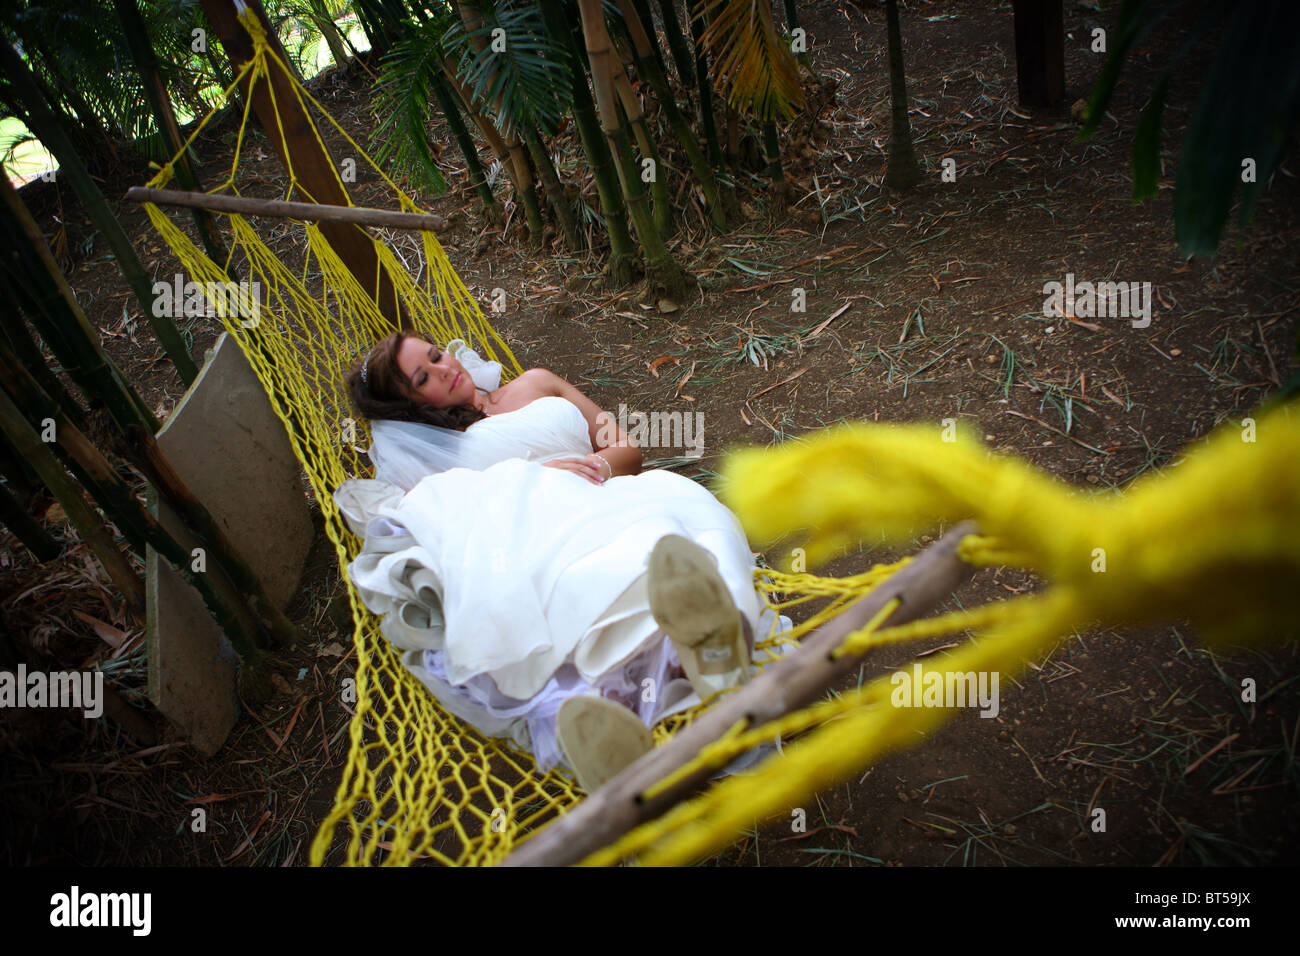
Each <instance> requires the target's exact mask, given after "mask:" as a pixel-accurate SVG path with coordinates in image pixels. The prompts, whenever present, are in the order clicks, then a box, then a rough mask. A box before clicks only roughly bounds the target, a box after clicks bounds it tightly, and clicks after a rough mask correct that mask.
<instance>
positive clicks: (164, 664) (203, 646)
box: [145, 333, 313, 754]
mask: <svg viewBox="0 0 1300 956" xmlns="http://www.w3.org/2000/svg"><path fill="white" fill-rule="evenodd" d="M157 440H158V445H159V447H160V448H161V450H162V452H163V454H164V455H165V456H166V457H167V460H168V461H169V462H171V465H172V467H173V468H174V469H175V470H176V472H177V473H178V474H179V475H180V477H181V479H182V480H183V481H184V482H185V484H186V485H187V486H188V487H189V489H190V491H191V492H192V493H193V494H194V495H195V497H197V498H198V499H199V501H201V502H202V503H203V504H204V506H205V507H206V508H207V509H208V511H209V512H211V514H212V516H213V518H214V519H215V520H216V521H217V522H218V524H220V525H221V527H222V529H223V530H224V531H225V533H226V535H227V537H228V538H229V539H230V540H231V541H232V542H233V543H234V546H235V547H236V549H237V550H238V551H239V553H240V554H241V555H242V556H243V558H244V560H246V561H247V562H248V564H249V566H250V567H251V568H252V569H253V571H254V572H255V573H256V574H257V575H258V576H259V577H261V579H262V582H263V586H264V587H265V588H266V591H267V593H268V594H269V595H270V597H271V598H272V599H273V600H275V601H277V602H279V604H280V606H281V607H283V606H284V605H285V604H287V603H288V601H289V599H290V598H292V597H293V595H294V592H295V591H296V590H297V586H298V579H299V577H300V576H301V574H302V569H303V565H304V563H305V562H306V559H307V552H308V550H309V549H310V547H311V542H312V533H313V531H312V521H311V512H310V508H309V506H308V504H307V498H306V495H305V493H304V492H305V489H304V485H303V481H302V478H301V468H300V466H299V464H298V460H297V459H296V458H295V457H294V454H293V449H292V447H291V446H290V444H289V437H288V435H286V434H285V430H284V425H283V423H282V422H281V421H280V419H279V418H277V417H276V415H275V412H274V411H273V410H272V408H271V403H270V401H269V400H268V399H267V397H266V393H265V391H263V389H262V386H261V383H260V382H258V380H257V377H256V376H255V375H254V374H253V370H252V368H251V367H250V366H249V364H248V361H247V359H245V358H244V355H243V353H242V352H241V351H240V349H239V345H238V343H236V342H235V341H234V340H233V339H231V338H230V336H229V335H228V334H225V333H223V334H222V336H221V337H220V338H219V339H218V340H217V344H216V345H215V346H214V347H213V348H212V349H211V350H210V351H209V352H208V355H207V358H206V360H205V362H204V365H203V369H202V370H201V371H200V373H199V376H198V378H196V379H195V380H194V384H193V385H191V386H190V388H189V390H188V391H187V392H186V393H185V395H184V397H182V399H181V401H180V404H178V405H177V406H176V409H175V411H173V412H172V414H171V415H170V416H169V417H168V419H167V422H166V424H165V425H164V426H163V428H162V429H161V430H160V431H159V432H158V436H157ZM150 504H151V506H153V507H154V509H155V514H157V515H158V519H159V522H160V523H161V524H162V525H163V526H164V527H166V528H169V529H173V528H175V527H176V526H177V520H176V517H175V515H173V514H172V513H171V511H170V509H169V508H167V507H166V506H161V505H159V504H158V502H157V501H156V499H155V498H154V496H153V495H151V501H150ZM145 575H146V578H145V589H146V598H147V600H148V648H149V696H150V698H151V699H152V700H153V702H154V703H155V704H156V705H157V707H158V709H159V710H160V711H162V713H164V714H165V715H166V716H167V717H168V718H169V719H170V720H172V721H173V722H175V723H176V724H177V725H178V726H179V727H180V728H181V729H182V730H183V731H184V732H185V733H186V734H187V735H188V736H189V738H190V740H191V742H192V743H193V745H194V746H195V748H196V749H198V750H199V751H200V752H202V753H206V754H212V753H216V751H217V750H219V749H220V748H221V746H222V744H224V743H225V740H226V737H227V735H228V734H229V732H230V728H231V727H233V726H234V723H235V720H236V718H237V717H238V697H237V694H236V690H235V680H236V673H237V668H238V660H239V659H238V656H237V655H236V654H235V652H234V650H233V648H232V647H231V645H230V642H229V641H228V640H227V639H226V636H225V635H224V634H223V633H222V632H221V629H220V628H219V627H218V626H217V624H216V622H215V621H214V620H213V619H212V616H211V614H210V613H209V612H208V609H207V606H206V605H205V604H204V603H203V599H202V598H201V597H200V595H199V593H198V591H196V590H195V589H194V588H193V587H191V586H190V584H189V582H187V581H186V580H185V579H184V577H183V576H182V575H181V574H180V572H178V571H177V570H176V569H174V568H173V567H172V566H171V565H170V564H169V563H168V562H167V561H166V560H165V559H163V558H162V557H161V556H160V555H158V554H157V553H155V552H154V550H153V549H152V548H150V549H149V552H148V555H147V560H146V568H145Z"/></svg>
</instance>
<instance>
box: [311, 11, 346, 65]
mask: <svg viewBox="0 0 1300 956" xmlns="http://www.w3.org/2000/svg"><path fill="white" fill-rule="evenodd" d="M308 6H309V7H310V9H311V21H312V23H313V24H315V26H316V29H317V30H319V31H320V35H321V37H322V38H323V39H324V40H325V45H326V46H328V47H329V48H330V56H332V57H333V58H334V62H335V63H336V64H337V65H339V66H341V67H343V68H344V69H347V66H348V51H347V50H346V49H344V47H343V37H342V35H341V34H340V33H339V28H338V24H336V23H335V22H334V18H333V17H331V16H330V14H329V11H328V10H327V9H325V4H324V3H322V2H321V0H309V2H308Z"/></svg>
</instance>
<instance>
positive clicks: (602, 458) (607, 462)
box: [591, 452, 614, 481]
mask: <svg viewBox="0 0 1300 956" xmlns="http://www.w3.org/2000/svg"><path fill="white" fill-rule="evenodd" d="M591 457H592V458H599V459H600V460H601V461H602V462H604V463H605V467H606V468H608V469H609V478H613V477H614V466H613V465H611V464H610V463H609V459H608V458H606V457H605V456H604V455H598V454H596V453H595V452H592V453H591ZM609 478H606V479H605V480H606V481H609Z"/></svg>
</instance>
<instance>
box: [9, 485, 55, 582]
mask: <svg viewBox="0 0 1300 956" xmlns="http://www.w3.org/2000/svg"><path fill="white" fill-rule="evenodd" d="M0 524H3V525H4V526H5V527H6V528H8V529H9V530H10V531H12V532H13V533H14V537H16V538H17V539H18V540H19V541H21V542H22V543H23V545H24V546H25V547H26V548H27V550H28V551H30V552H31V553H32V554H33V555H35V557H36V560H37V561H40V562H41V563H42V564H44V563H45V562H46V561H53V560H54V559H55V558H57V557H58V556H59V555H60V554H62V553H63V546H62V545H60V544H59V542H57V541H55V540H54V539H53V538H52V537H50V533H49V532H48V531H46V530H45V528H44V527H42V526H41V523H40V522H39V521H37V520H36V519H35V518H33V517H32V516H31V514H30V513H29V512H28V511H27V509H26V508H24V507H23V505H22V503H21V502H20V501H18V499H17V498H15V497H14V496H13V495H12V494H10V493H9V488H8V487H7V486H6V485H0Z"/></svg>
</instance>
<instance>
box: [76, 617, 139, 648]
mask: <svg viewBox="0 0 1300 956" xmlns="http://www.w3.org/2000/svg"><path fill="white" fill-rule="evenodd" d="M72 613H73V614H75V615H77V617H79V618H81V620H83V621H85V622H86V623H87V624H89V625H90V627H91V630H93V631H94V632H95V633H96V634H98V635H99V637H100V639H101V640H103V642H104V643H105V644H107V645H108V646H109V647H111V648H113V649H114V650H116V649H117V648H119V647H121V646H122V642H123V641H125V640H126V632H125V631H122V630H119V629H118V628H116V627H114V626H113V625H112V624H106V623H104V622H103V621H101V620H99V618H95V617H91V616H90V615H89V614H86V613H83V612H82V611H78V610H77V609H76V608H73V609H72Z"/></svg>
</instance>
